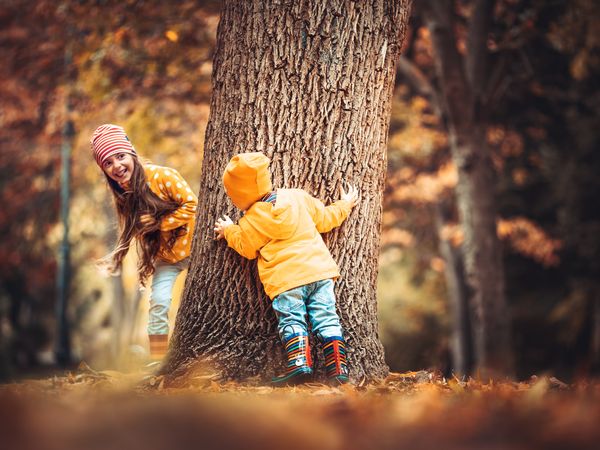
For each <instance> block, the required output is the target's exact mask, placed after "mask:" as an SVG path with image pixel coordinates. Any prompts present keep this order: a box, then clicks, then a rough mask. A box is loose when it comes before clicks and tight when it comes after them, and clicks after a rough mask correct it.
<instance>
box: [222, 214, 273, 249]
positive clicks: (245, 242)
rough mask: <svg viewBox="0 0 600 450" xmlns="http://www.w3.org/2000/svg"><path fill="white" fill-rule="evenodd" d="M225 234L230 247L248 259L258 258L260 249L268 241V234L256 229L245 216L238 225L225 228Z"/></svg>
mask: <svg viewBox="0 0 600 450" xmlns="http://www.w3.org/2000/svg"><path fill="white" fill-rule="evenodd" d="M223 235H224V237H225V240H226V241H227V245H229V247H231V248H232V249H234V250H235V251H236V252H238V253H239V254H240V255H242V256H243V257H244V258H248V259H256V257H257V256H258V251H259V250H260V249H261V248H262V247H263V246H264V245H265V244H266V243H267V242H268V238H267V236H265V235H263V234H262V233H260V232H259V231H258V230H256V228H254V227H253V226H252V225H251V224H250V223H249V222H248V220H247V219H246V218H245V217H242V218H241V219H240V221H239V223H238V225H229V226H228V227H227V228H225V230H224V232H223Z"/></svg>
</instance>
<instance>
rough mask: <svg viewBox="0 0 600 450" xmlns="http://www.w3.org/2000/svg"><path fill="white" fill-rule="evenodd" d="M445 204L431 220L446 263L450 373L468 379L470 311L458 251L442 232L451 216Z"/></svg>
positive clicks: (469, 363) (469, 372) (470, 348)
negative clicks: (449, 327) (449, 314)
mask: <svg viewBox="0 0 600 450" xmlns="http://www.w3.org/2000/svg"><path fill="white" fill-rule="evenodd" d="M446 203H447V202H445V201H444V200H441V201H440V203H438V204H437V205H436V212H435V216H436V228H437V233H438V238H439V242H440V244H439V248H440V254H441V255H442V258H444V261H445V262H446V266H445V268H444V275H445V278H446V287H447V290H448V303H449V305H450V312H451V314H452V330H451V340H450V341H451V345H450V348H451V351H452V371H453V372H454V373H455V374H457V375H461V376H468V375H470V374H471V371H472V369H473V363H474V355H473V333H472V326H471V323H472V320H471V308H470V305H469V293H468V286H467V284H466V281H465V269H464V262H463V257H462V253H461V249H460V247H455V246H454V245H453V244H452V242H450V240H449V239H448V238H447V237H446V236H444V233H443V231H442V230H443V227H444V225H446V224H447V223H449V222H450V215H451V214H450V211H449V206H448V205H447V204H446Z"/></svg>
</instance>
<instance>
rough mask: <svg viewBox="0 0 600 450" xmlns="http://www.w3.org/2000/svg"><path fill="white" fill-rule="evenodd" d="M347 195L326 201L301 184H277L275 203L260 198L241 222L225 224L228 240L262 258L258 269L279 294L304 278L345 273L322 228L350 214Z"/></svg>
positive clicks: (252, 256) (245, 252)
mask: <svg viewBox="0 0 600 450" xmlns="http://www.w3.org/2000/svg"><path fill="white" fill-rule="evenodd" d="M351 209H352V208H351V206H350V204H349V203H348V202H347V201H345V200H338V201H337V202H335V203H333V204H331V205H329V206H327V207H326V206H325V205H323V203H322V202H321V201H320V200H318V199H316V198H313V197H311V196H310V195H309V194H308V193H307V192H305V191H303V190H301V189H277V201H276V203H275V205H273V204H271V203H267V202H256V203H254V204H253V205H252V206H251V207H250V208H249V209H248V211H246V214H245V215H244V217H242V218H241V219H240V221H239V224H238V225H230V226H228V227H227V228H225V231H224V236H225V239H226V240H227V244H228V245H229V246H230V247H231V248H233V249H234V250H235V251H237V252H238V253H239V254H240V255H242V256H245V257H246V258H248V259H255V258H258V273H259V276H260V280H261V281H262V283H263V286H264V288H265V292H266V293H267V295H268V296H269V297H270V298H271V299H273V298H274V297H276V296H277V295H279V294H281V293H282V292H285V291H288V290H290V289H293V288H295V287H298V286H302V285H304V284H309V283H313V282H315V281H319V280H325V279H328V278H336V277H338V276H339V275H340V273H339V269H338V266H337V264H336V263H335V261H334V260H333V258H332V257H331V254H330V253H329V249H328V248H327V246H326V245H325V243H324V242H323V238H322V237H321V235H320V233H325V232H327V231H329V230H331V229H332V228H335V227H337V226H340V225H341V223H342V222H343V221H344V220H345V219H346V217H348V214H349V213H350V210H351Z"/></svg>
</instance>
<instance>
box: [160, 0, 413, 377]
mask: <svg viewBox="0 0 600 450" xmlns="http://www.w3.org/2000/svg"><path fill="white" fill-rule="evenodd" d="M408 8H409V2H408V1H403V2H391V1H390V2H388V1H372V2H366V3H362V2H358V3H357V2H351V1H337V2H326V3H322V2H316V1H310V2H306V3H301V4H298V3H290V4H281V3H278V2H262V1H255V2H234V1H230V2H226V3H225V6H224V8H223V12H222V15H221V22H220V25H219V30H218V34H217V48H216V54H215V58H214V71H213V99H212V103H211V118H210V121H209V125H208V128H207V135H206V146H205V152H204V160H203V164H202V177H201V183H200V184H201V186H202V191H201V193H200V206H199V212H198V217H197V219H198V222H197V229H196V236H195V240H194V247H193V252H192V260H191V267H190V271H189V274H188V277H187V281H186V288H185V291H184V298H183V301H182V305H181V308H180V310H179V313H178V316H177V324H176V329H175V331H174V337H173V340H172V344H171V353H170V360H169V363H168V366H167V368H166V370H167V372H169V373H170V375H171V377H173V378H176V377H177V376H179V375H180V374H181V373H182V372H185V370H186V369H188V368H189V366H190V364H192V363H193V362H194V361H196V360H197V358H204V359H205V360H208V361H210V362H212V363H214V364H216V365H217V366H218V367H219V368H220V369H222V370H223V372H224V374H225V376H227V377H236V378H239V377H246V376H250V375H256V374H261V375H263V376H264V375H271V374H272V373H273V372H274V370H275V369H276V368H278V367H280V366H281V362H282V361H283V358H282V356H281V344H280V343H279V341H278V338H277V333H276V327H275V317H274V314H273V313H272V310H271V308H270V302H269V300H268V299H267V298H266V296H265V295H264V292H263V289H262V287H261V285H260V281H259V279H258V277H257V274H256V269H255V262H248V261H243V260H242V259H241V258H240V257H239V255H237V254H235V253H234V252H233V251H232V250H230V249H228V248H226V246H225V245H223V243H222V242H215V241H214V240H213V234H212V230H211V228H212V224H213V223H214V221H215V219H216V218H217V217H218V216H219V215H221V214H223V213H225V212H229V213H232V211H231V207H227V206H226V205H228V202H227V200H226V195H225V193H224V191H223V189H222V186H221V177H220V174H221V173H222V172H223V169H224V167H225V164H226V163H227V161H228V160H229V158H230V157H231V156H233V155H234V154H235V153H238V152H244V151H250V150H252V151H255V150H260V151H263V152H265V153H266V154H267V155H268V156H269V157H270V158H271V161H272V162H271V170H272V173H273V181H274V185H275V186H282V187H298V188H303V189H306V190H308V191H309V192H310V193H312V194H313V195H315V196H317V197H319V198H321V199H323V200H324V201H326V202H330V201H332V200H335V199H337V196H338V195H339V188H340V186H341V185H342V182H344V181H346V182H349V183H355V184H357V185H358V186H359V189H360V191H361V198H362V200H361V203H360V205H359V206H358V207H357V208H356V209H355V211H354V212H353V214H352V215H351V216H350V218H349V220H348V221H347V222H346V223H345V224H344V225H343V226H342V227H341V228H340V229H339V230H336V231H334V232H332V233H330V234H329V236H327V241H328V244H329V247H330V249H331V252H332V254H333V256H334V258H335V259H336V260H337V261H338V264H339V265H340V269H341V273H342V274H343V276H342V277H341V279H340V281H339V283H338V284H337V287H336V292H337V296H338V309H339V313H340V317H341V320H342V325H343V328H344V330H345V332H346V333H347V340H348V344H349V348H350V350H349V360H350V367H351V376H352V378H354V379H360V378H367V379H373V378H377V377H383V376H385V375H386V374H387V366H386V365H385V363H384V359H383V348H382V346H381V343H380V342H379V338H378V331H377V317H376V309H377V308H376V296H375V293H376V280H377V268H378V264H377V262H378V255H379V232H380V226H381V202H382V192H383V179H384V174H385V165H386V142H387V130H388V123H389V114H390V106H391V103H390V101H391V94H392V89H393V84H394V75H395V71H394V69H395V63H396V60H397V57H398V56H399V53H400V46H401V43H402V39H403V36H404V32H405V27H406V22H407V20H408V13H409V9H408ZM226 209H229V211H226Z"/></svg>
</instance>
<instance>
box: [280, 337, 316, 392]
mask: <svg viewBox="0 0 600 450" xmlns="http://www.w3.org/2000/svg"><path fill="white" fill-rule="evenodd" d="M283 345H284V347H285V351H286V353H287V369H286V371H285V373H284V374H283V375H281V376H278V377H275V378H273V379H272V380H271V383H272V384H273V385H274V386H276V387H277V386H292V385H295V384H300V383H304V382H306V381H308V380H310V379H311V378H312V373H313V370H312V360H311V358H310V347H309V345H308V335H307V334H306V333H297V334H293V335H292V336H290V337H289V338H287V340H285V341H284V343H283Z"/></svg>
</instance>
